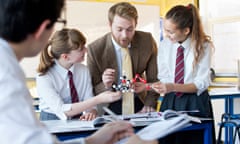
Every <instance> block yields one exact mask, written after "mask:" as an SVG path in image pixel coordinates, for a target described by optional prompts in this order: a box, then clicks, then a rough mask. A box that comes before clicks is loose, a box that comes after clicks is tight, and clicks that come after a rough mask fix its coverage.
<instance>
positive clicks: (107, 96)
mask: <svg viewBox="0 0 240 144" xmlns="http://www.w3.org/2000/svg"><path fill="white" fill-rule="evenodd" d="M97 97H98V98H99V99H100V102H101V103H111V102H114V101H117V100H119V99H120V98H121V92H119V91H117V92H112V91H105V92H102V93H100V94H99V95H97Z"/></svg>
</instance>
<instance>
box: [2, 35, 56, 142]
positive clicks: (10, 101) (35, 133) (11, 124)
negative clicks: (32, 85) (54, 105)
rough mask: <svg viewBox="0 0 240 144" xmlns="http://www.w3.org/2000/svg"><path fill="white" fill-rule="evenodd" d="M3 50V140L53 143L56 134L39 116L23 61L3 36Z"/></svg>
mask: <svg viewBox="0 0 240 144" xmlns="http://www.w3.org/2000/svg"><path fill="white" fill-rule="evenodd" d="M0 51H1V53H0V57H1V61H0V65H1V70H0V91H1V96H0V100H1V103H0V112H1V114H0V121H1V123H0V133H1V138H0V143H1V144H8V143H12V144H29V143H34V144H44V143H45V144H53V143H54V141H53V137H52V136H51V135H50V134H49V132H48V131H47V129H46V128H45V127H44V126H43V125H42V124H41V123H40V122H39V121H38V119H37V118H36V115H35V112H34V109H33V106H32V97H31V95H30V93H29V91H28V88H27V86H26V84H25V83H26V78H25V74H24V72H23V70H22V68H21V67H20V65H19V61H18V59H17V57H16V55H15V53H14V51H13V49H12V48H11V47H10V45H9V44H8V43H7V41H5V40H4V39H1V38H0Z"/></svg>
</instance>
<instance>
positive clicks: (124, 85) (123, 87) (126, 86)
mask: <svg viewBox="0 0 240 144" xmlns="http://www.w3.org/2000/svg"><path fill="white" fill-rule="evenodd" d="M120 80H121V82H120V84H118V85H116V84H113V85H112V89H113V91H121V92H122V93H125V92H134V90H133V89H132V84H133V83H135V82H139V81H140V82H143V83H147V81H146V80H145V79H143V78H141V77H140V75H139V74H136V75H135V77H134V78H133V79H132V80H129V79H127V76H125V75H123V76H121V77H120Z"/></svg>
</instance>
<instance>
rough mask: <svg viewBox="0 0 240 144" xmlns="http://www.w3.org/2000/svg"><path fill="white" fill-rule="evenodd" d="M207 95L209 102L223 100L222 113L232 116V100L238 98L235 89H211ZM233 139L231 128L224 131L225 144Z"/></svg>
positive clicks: (239, 94)
mask: <svg viewBox="0 0 240 144" xmlns="http://www.w3.org/2000/svg"><path fill="white" fill-rule="evenodd" d="M209 95H210V99H211V100H215V99H224V103H225V106H224V109H225V110H224V113H228V114H230V115H232V114H234V99H235V98H240V91H239V90H238V89H237V87H229V88H211V89H210V90H209ZM162 99H163V97H160V98H159V100H160V101H162ZM232 139H233V128H226V129H225V143H228V142H230V143H232Z"/></svg>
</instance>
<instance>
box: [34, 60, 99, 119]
mask: <svg viewBox="0 0 240 144" xmlns="http://www.w3.org/2000/svg"><path fill="white" fill-rule="evenodd" d="M69 70H70V71H71V72H72V73H73V81H74V85H75V88H76V90H77V93H78V99H79V101H84V100H87V99H90V98H92V97H93V92H92V83H91V77H90V73H89V70H88V68H87V67H86V66H85V65H83V64H80V63H77V64H74V65H73V66H72V67H71V68H70V69H69ZM36 82H37V94H38V96H39V98H40V104H39V108H40V110H41V113H40V120H55V119H61V120H66V119H69V118H68V117H67V116H66V115H65V113H64V112H65V111H69V110H70V109H71V106H72V101H71V91H70V86H69V77H68V70H67V69H65V68H63V67H62V66H61V65H60V64H59V63H58V62H57V61H56V60H55V65H54V66H53V67H51V68H50V69H49V70H48V72H47V73H46V74H45V75H38V76H37V78H36ZM93 108H94V109H96V108H95V107H93Z"/></svg>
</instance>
